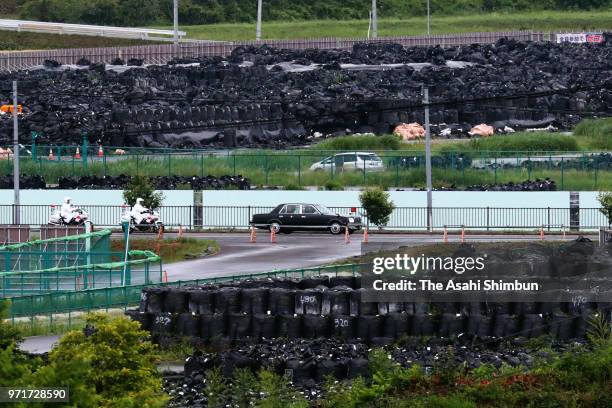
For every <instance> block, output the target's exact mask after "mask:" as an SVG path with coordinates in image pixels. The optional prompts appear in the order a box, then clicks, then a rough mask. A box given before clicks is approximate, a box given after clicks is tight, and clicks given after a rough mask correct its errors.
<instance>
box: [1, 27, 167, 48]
mask: <svg viewBox="0 0 612 408" xmlns="http://www.w3.org/2000/svg"><path fill="white" fill-rule="evenodd" d="M143 44H157V42H152V41H140V40H128V39H122V38H107V37H94V36H87V35H58V34H42V33H26V32H21V33H17V32H12V31H2V39H0V51H10V50H47V49H54V48H91V47H118V46H129V45H143Z"/></svg>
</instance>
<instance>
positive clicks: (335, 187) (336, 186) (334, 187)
mask: <svg viewBox="0 0 612 408" xmlns="http://www.w3.org/2000/svg"><path fill="white" fill-rule="evenodd" d="M325 190H327V191H340V190H344V187H343V186H342V184H340V183H339V182H337V181H335V180H329V181H326V182H325Z"/></svg>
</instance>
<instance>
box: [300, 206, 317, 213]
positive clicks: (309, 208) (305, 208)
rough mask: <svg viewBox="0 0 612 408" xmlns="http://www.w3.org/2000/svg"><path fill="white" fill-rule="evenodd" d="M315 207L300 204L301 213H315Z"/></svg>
mask: <svg viewBox="0 0 612 408" xmlns="http://www.w3.org/2000/svg"><path fill="white" fill-rule="evenodd" d="M316 213H317V209H316V208H314V206H312V205H303V206H302V214H316Z"/></svg>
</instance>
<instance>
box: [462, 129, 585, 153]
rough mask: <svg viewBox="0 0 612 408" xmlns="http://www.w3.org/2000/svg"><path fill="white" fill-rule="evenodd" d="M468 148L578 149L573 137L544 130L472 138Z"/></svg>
mask: <svg viewBox="0 0 612 408" xmlns="http://www.w3.org/2000/svg"><path fill="white" fill-rule="evenodd" d="M468 148H469V149H470V150H474V151H491V152H553V151H554V152H575V151H577V150H579V147H578V142H577V141H576V139H575V138H573V137H571V136H566V135H560V134H550V133H545V132H536V133H519V134H511V135H504V136H502V135H498V136H492V137H487V138H482V139H472V140H470V142H469V143H468Z"/></svg>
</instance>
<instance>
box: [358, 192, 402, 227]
mask: <svg viewBox="0 0 612 408" xmlns="http://www.w3.org/2000/svg"><path fill="white" fill-rule="evenodd" d="M359 201H361V206H362V207H363V208H364V209H365V210H366V212H367V214H368V219H369V221H370V222H372V223H373V224H374V225H376V226H378V228H381V229H382V227H384V226H385V225H387V223H388V222H389V217H391V213H392V212H393V209H394V208H395V205H394V204H393V201H391V199H390V198H389V193H387V192H386V191H383V190H381V189H380V188H374V189H367V190H364V191H363V192H362V193H361V194H360V195H359Z"/></svg>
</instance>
